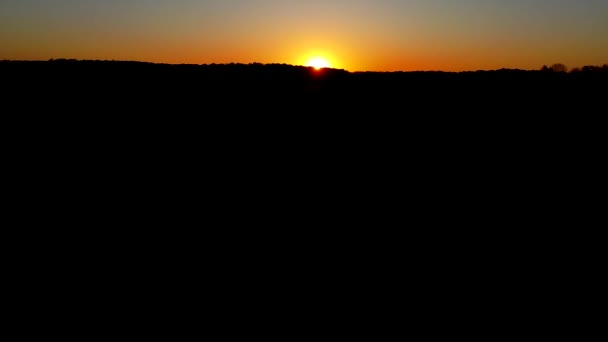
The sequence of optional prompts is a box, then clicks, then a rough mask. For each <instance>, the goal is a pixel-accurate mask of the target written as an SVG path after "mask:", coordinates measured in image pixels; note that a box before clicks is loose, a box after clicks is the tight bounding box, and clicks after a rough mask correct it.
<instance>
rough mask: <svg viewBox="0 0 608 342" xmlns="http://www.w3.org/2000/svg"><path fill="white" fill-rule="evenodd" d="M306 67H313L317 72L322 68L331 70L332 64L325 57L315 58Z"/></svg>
mask: <svg viewBox="0 0 608 342" xmlns="http://www.w3.org/2000/svg"><path fill="white" fill-rule="evenodd" d="M306 66H309V67H313V68H315V69H317V70H320V69H322V68H331V64H330V63H329V62H328V61H327V59H325V58H323V57H313V58H311V59H309V60H308V62H306Z"/></svg>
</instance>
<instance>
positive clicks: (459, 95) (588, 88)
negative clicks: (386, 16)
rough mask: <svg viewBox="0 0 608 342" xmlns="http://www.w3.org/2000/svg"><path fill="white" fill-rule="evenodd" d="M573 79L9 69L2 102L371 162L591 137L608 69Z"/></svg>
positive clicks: (72, 124)
mask: <svg viewBox="0 0 608 342" xmlns="http://www.w3.org/2000/svg"><path fill="white" fill-rule="evenodd" d="M560 68H562V67H560ZM562 69H563V68H562ZM562 69H559V68H558V70H554V69H552V68H549V67H547V68H543V69H542V70H541V69H540V68H539V70H517V69H500V70H488V71H470V72H441V71H417V72H348V71H346V70H341V69H322V70H319V71H317V70H315V69H313V68H310V67H303V66H293V65H287V64H259V63H253V64H210V65H175V64H155V63H144V62H134V61H91V60H64V59H59V60H50V61H1V62H0V75H1V78H2V83H1V86H0V87H1V88H0V91H1V93H2V96H3V103H4V108H5V110H4V112H5V116H6V118H9V119H17V120H31V124H32V126H30V127H38V131H41V130H42V131H44V132H46V133H45V134H49V132H50V133H52V132H60V131H61V132H65V131H66V130H69V131H70V132H71V134H83V136H82V137H81V138H83V139H85V138H86V137H87V135H91V136H95V134H93V132H95V133H96V134H106V133H103V132H107V134H108V135H107V136H106V138H104V139H111V136H116V137H123V138H124V137H133V136H140V135H145V136H148V137H149V138H150V139H156V140H157V141H158V139H161V138H163V137H167V139H175V140H181V139H198V138H200V137H208V136H211V135H214V134H219V135H222V134H220V133H219V132H224V134H226V135H230V136H235V135H236V136H239V137H249V139H250V141H257V140H258V139H264V137H265V136H273V138H272V139H271V140H272V141H273V142H274V143H276V144H280V142H279V141H281V140H283V139H284V140H287V141H293V140H294V139H298V141H299V142H300V143H301V144H303V145H305V144H306V143H309V142H310V141H323V140H326V139H333V138H335V139H337V140H339V141H342V142H346V141H351V142H353V144H355V142H356V144H358V150H362V149H365V148H366V144H371V142H372V141H374V143H376V144H377V143H378V142H382V141H384V143H382V145H383V146H401V145H400V144H402V143H403V141H401V142H398V141H399V139H412V140H411V141H410V142H411V143H412V144H420V143H421V141H425V142H424V143H423V145H424V146H425V148H428V147H429V146H432V145H433V144H435V143H439V142H441V143H447V141H459V142H463V141H465V140H466V141H469V143H470V144H475V143H477V144H485V143H484V142H483V141H487V140H491V141H496V139H498V137H503V138H504V139H502V140H501V141H502V142H501V143H504V144H509V143H515V142H516V141H525V140H526V139H528V138H530V137H533V136H545V137H546V134H549V133H550V134H556V135H560V136H562V137H564V136H580V130H579V131H574V127H577V125H576V123H582V122H585V120H587V121H588V122H591V121H595V120H598V119H600V118H602V117H603V115H604V114H603V112H604V111H605V96H606V94H607V93H608V86H607V85H608V72H607V69H608V68H607V67H606V66H603V67H590V66H589V67H583V68H580V69H578V68H577V69H574V70H572V71H571V72H564V71H563V70H562ZM560 70H562V71H560ZM7 113H8V114H7ZM591 127H593V128H595V129H597V128H598V127H600V126H598V125H592V126H591ZM227 132H230V133H227ZM237 132H238V133H237ZM587 136H588V137H591V136H593V135H587ZM152 137H154V138H152ZM332 137H333V138H332ZM414 137H418V138H420V139H414ZM429 137H434V138H429ZM526 137H527V138H526ZM140 138H141V136H140ZM117 139H118V138H117ZM163 139H164V138H163ZM421 139H422V140H421ZM269 143H270V141H269ZM353 146H354V145H350V146H349V147H350V148H352V147H353ZM446 146H447V145H446ZM334 147H335V145H334ZM335 153H336V155H340V152H339V151H337V150H336V151H335Z"/></svg>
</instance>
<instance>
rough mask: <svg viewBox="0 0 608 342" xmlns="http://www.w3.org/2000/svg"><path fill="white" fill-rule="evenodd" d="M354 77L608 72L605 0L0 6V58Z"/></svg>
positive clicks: (218, 0)
mask: <svg viewBox="0 0 608 342" xmlns="http://www.w3.org/2000/svg"><path fill="white" fill-rule="evenodd" d="M317 55H318V56H322V57H325V58H326V59H328V60H329V61H330V62H331V64H332V66H333V67H336V68H342V69H347V70H349V71H397V70H402V71H411V70H445V71H461V70H480V69H484V70H488V69H499V68H503V67H504V68H520V69H539V68H540V67H541V66H542V65H543V64H552V63H557V62H560V63H564V64H566V65H568V66H570V67H575V66H583V65H601V64H604V63H608V1H605V0H577V1H574V0H525V1H524V0H460V1H453V0H410V1H401V0H374V1H371V0H334V1H332V0H323V1H321V0H309V1H299V0H232V1H230V0H207V1H205V0H181V1H161V0H131V1H122V0H54V1H48V0H3V1H2V2H1V3H0V59H28V60H32V59H34V60H46V59H50V58H76V59H116V60H138V61H150V62H162V63H195V64H209V63H230V62H235V63H252V62H260V63H287V64H295V65H301V64H305V63H306V61H307V60H308V59H309V58H310V57H313V56H317Z"/></svg>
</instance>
